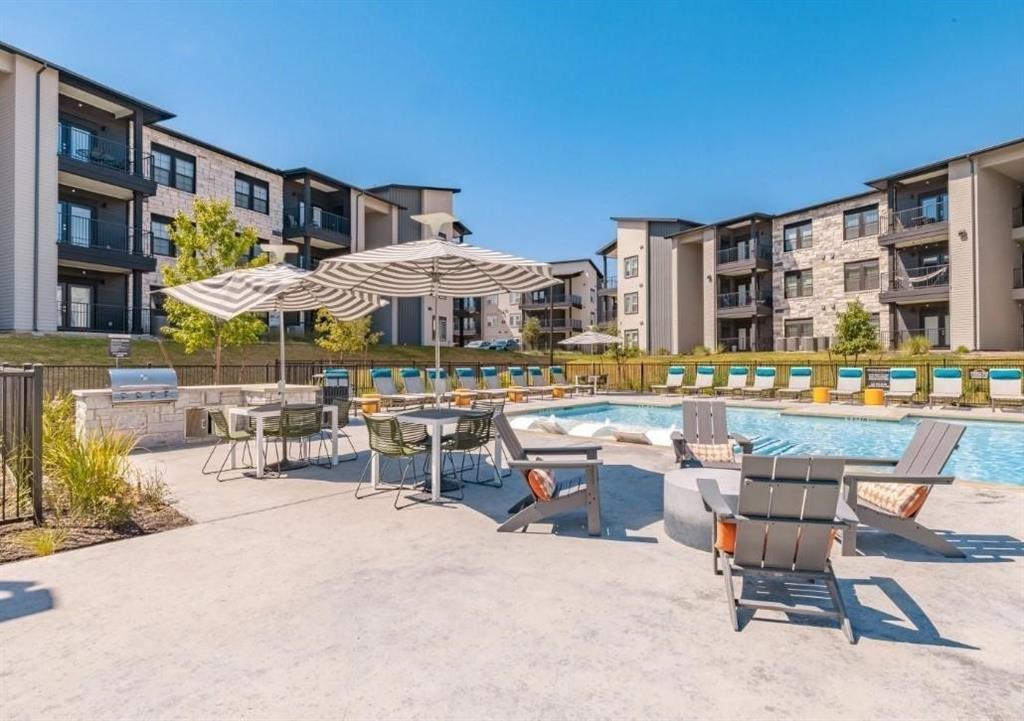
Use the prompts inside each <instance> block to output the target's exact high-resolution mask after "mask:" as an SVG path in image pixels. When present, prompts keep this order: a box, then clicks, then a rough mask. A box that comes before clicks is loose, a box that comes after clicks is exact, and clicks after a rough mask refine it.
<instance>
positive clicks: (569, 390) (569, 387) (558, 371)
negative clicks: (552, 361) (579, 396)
mask: <svg viewBox="0 0 1024 721" xmlns="http://www.w3.org/2000/svg"><path fill="white" fill-rule="evenodd" d="M548 373H549V374H550V375H551V385H552V386H553V387H554V388H556V389H557V390H560V391H562V392H563V393H566V394H567V395H570V396H571V395H573V394H575V393H577V392H578V391H579V388H578V387H577V386H576V384H575V383H569V382H568V381H567V380H566V379H565V371H564V370H563V369H562V366H551V367H550V368H548Z"/></svg>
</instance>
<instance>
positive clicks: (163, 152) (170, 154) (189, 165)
mask: <svg viewBox="0 0 1024 721" xmlns="http://www.w3.org/2000/svg"><path fill="white" fill-rule="evenodd" d="M152 152H153V180H155V181H156V182H157V183H159V184H160V185H166V186H167V187H168V188H177V189H178V190H184V191H185V192H186V193H194V192H196V159H195V158H194V157H193V156H191V155H185V153H179V152H177V151H174V150H171V149H170V148H165V147H163V146H160V145H154V146H153V147H152Z"/></svg>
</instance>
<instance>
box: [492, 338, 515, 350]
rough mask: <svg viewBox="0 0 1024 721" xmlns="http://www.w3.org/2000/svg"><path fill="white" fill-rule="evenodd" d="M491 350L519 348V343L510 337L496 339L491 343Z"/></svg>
mask: <svg viewBox="0 0 1024 721" xmlns="http://www.w3.org/2000/svg"><path fill="white" fill-rule="evenodd" d="M491 350H509V351H511V350H519V343H517V342H516V341H515V340H513V339H511V338H508V339H503V340H496V341H494V342H493V343H491Z"/></svg>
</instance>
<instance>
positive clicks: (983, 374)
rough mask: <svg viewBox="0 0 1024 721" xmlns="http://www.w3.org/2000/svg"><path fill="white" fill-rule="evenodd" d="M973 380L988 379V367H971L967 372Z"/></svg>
mask: <svg viewBox="0 0 1024 721" xmlns="http://www.w3.org/2000/svg"><path fill="white" fill-rule="evenodd" d="M967 375H969V376H970V378H971V380H972V381H987V380H988V368H971V370H969V371H968V372H967Z"/></svg>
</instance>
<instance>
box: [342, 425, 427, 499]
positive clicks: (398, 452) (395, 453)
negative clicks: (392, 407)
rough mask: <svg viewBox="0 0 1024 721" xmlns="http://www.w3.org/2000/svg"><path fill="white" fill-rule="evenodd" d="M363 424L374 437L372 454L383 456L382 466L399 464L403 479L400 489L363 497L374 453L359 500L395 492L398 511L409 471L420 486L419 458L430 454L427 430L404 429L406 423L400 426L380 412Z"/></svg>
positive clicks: (363, 477)
mask: <svg viewBox="0 0 1024 721" xmlns="http://www.w3.org/2000/svg"><path fill="white" fill-rule="evenodd" d="M363 421H364V422H365V423H366V431H367V433H368V435H369V438H370V451H371V452H376V453H377V454H379V455H380V460H381V465H382V466H383V463H384V461H386V460H393V461H397V462H398V465H399V467H400V468H402V477H401V480H400V481H399V484H398V485H397V486H396V485H387V486H384V487H383V488H380V489H379V490H376V491H374V492H373V493H368V494H365V495H363V496H360V495H359V489H361V488H362V487H363V483H365V482H366V477H367V474H368V473H369V471H370V467H371V464H372V463H373V453H371V454H370V459H369V460H367V462H366V466H365V467H364V468H363V474H362V475H361V476H360V477H359V482H358V483H357V484H356V490H355V497H356V498H358V499H362V498H366V497H368V496H371V495H376V494H378V493H386V492H388V491H395V503H394V506H395V508H398V500H399V498H400V497H401V495H402V489H404V488H405V478H406V476H407V475H408V473H409V471H412V482H413V485H415V483H416V478H417V473H416V456H419V455H421V454H429V453H430V444H429V436H428V434H427V429H426V428H424V427H422V426H415V425H407V426H406V427H404V428H403V424H401V423H399V422H398V419H397V418H395V417H394V416H391V415H386V414H380V413H370V414H364V415H363Z"/></svg>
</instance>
